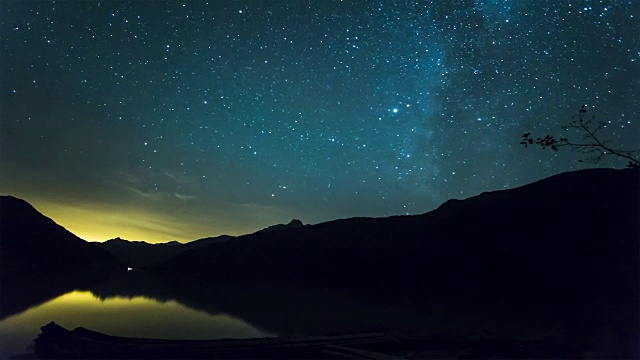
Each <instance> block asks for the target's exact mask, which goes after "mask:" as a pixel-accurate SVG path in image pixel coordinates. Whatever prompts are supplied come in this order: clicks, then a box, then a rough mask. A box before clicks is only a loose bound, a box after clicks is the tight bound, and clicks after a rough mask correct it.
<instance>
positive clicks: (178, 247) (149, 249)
mask: <svg viewBox="0 0 640 360" xmlns="http://www.w3.org/2000/svg"><path fill="white" fill-rule="evenodd" d="M231 238H233V236H230V235H221V236H216V237H208V238H203V239H198V240H194V241H191V242H188V243H185V244H182V243H180V242H177V241H170V242H166V243H157V244H151V243H147V242H145V241H130V240H124V239H121V238H115V239H110V240H107V241H105V242H102V243H94V244H95V245H96V246H98V247H100V248H102V249H105V250H107V251H108V252H110V253H111V254H112V255H113V256H115V257H117V258H118V259H120V260H121V261H123V262H124V263H125V264H127V267H132V268H134V269H137V268H147V267H150V266H154V265H157V264H159V263H161V262H163V261H166V260H168V259H170V258H172V257H174V256H176V255H178V254H180V253H182V252H184V251H187V250H192V249H198V248H200V247H203V246H207V245H211V244H219V243H223V242H226V241H228V240H229V239H231Z"/></svg>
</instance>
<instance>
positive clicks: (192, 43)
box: [0, 0, 640, 242]
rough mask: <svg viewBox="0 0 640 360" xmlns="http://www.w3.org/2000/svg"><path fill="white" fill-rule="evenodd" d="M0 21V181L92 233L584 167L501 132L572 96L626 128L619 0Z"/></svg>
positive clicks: (382, 208)
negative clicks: (521, 143)
mask: <svg viewBox="0 0 640 360" xmlns="http://www.w3.org/2000/svg"><path fill="white" fill-rule="evenodd" d="M0 25H1V28H0V37H1V41H2V46H1V49H0V51H1V52H0V56H1V57H0V64H1V79H0V90H1V104H2V105H1V106H2V107H1V109H0V115H1V127H0V144H1V147H0V193H2V194H10V195H14V196H18V197H21V198H23V199H25V200H27V201H29V202H31V203H32V204H33V205H34V206H36V208H37V209H38V210H40V211H41V212H43V213H44V214H45V215H47V216H50V217H52V218H53V219H54V220H55V221H56V222H58V223H60V224H61V225H63V226H65V227H66V228H67V229H69V230H71V231H72V232H74V233H75V234H77V235H78V236H80V237H82V238H84V239H87V240H91V241H98V240H99V241H103V240H106V239H109V238H113V237H116V236H120V237H122V238H126V239H131V240H147V241H151V242H158V241H170V240H174V239H176V240H179V241H189V240H193V239H196V238H201V237H206V236H215V235H220V234H232V235H238V234H243V233H248V232H252V231H255V230H258V229H260V228H263V227H266V226H268V225H271V224H275V223H286V222H288V221H289V220H291V219H292V218H297V219H300V220H302V221H303V222H304V223H312V224H313V223H318V222H322V221H327V220H333V219H337V218H344V217H353V216H389V215H397V214H418V213H424V212H427V211H430V210H433V209H435V208H436V207H437V206H438V205H440V204H441V203H442V202H444V201H446V200H448V199H450V198H459V199H462V198H466V197H470V196H473V195H477V194H479V193H481V192H483V191H491V190H500V189H506V188H512V187H515V186H519V185H523V184H526V183H529V182H532V181H535V180H538V179H541V178H544V177H547V176H549V175H553V174H556V173H559V172H564V171H569V170H576V169H580V168H586V167H592V166H594V165H589V164H587V165H585V164H581V163H577V162H576V159H578V158H579V156H578V154H575V153H572V152H571V151H568V150H567V149H563V150H567V151H560V152H557V153H554V152H551V151H548V150H546V151H543V150H541V149H540V148H529V149H525V148H524V147H522V146H521V145H519V144H518V143H519V141H520V137H521V135H522V134H523V133H524V132H528V131H531V132H533V134H534V135H536V136H540V135H545V134H547V133H553V134H559V135H563V134H565V133H563V132H562V129H561V125H564V124H567V123H568V122H569V121H570V119H571V116H572V115H574V114H575V113H577V111H578V109H579V108H580V106H581V105H582V104H587V105H588V106H589V114H590V115H595V116H596V117H597V120H601V121H605V122H606V123H607V128H606V129H604V130H603V131H602V136H603V137H605V138H607V139H611V140H612V144H615V146H616V147H619V148H624V149H633V148H638V147H639V146H638V145H639V142H640V141H638V139H640V2H639V1H637V0H629V1H623V0H620V1H586V0H583V1H563V0H548V1H543V0H512V1H497V0H496V1H481V0H475V1H473V0H450V1H330V0H316V1H302V0H294V1H276V0H272V1H268V0H261V1H258V0H246V1H210V2H208V3H206V2H204V1H182V2H179V1H166V2H164V1H138V0H136V1H58V2H53V1H47V2H44V1H42V2H40V1H23V0H16V1H11V0H9V1H7V0H5V1H2V2H0ZM566 135H569V136H570V137H573V138H575V139H577V140H579V139H580V135H576V134H575V133H571V132H569V133H566ZM625 165H626V161H624V160H623V159H616V158H613V157H612V158H605V159H604V160H603V161H602V162H601V163H599V164H598V165H597V166H605V167H618V168H620V167H624V166H625Z"/></svg>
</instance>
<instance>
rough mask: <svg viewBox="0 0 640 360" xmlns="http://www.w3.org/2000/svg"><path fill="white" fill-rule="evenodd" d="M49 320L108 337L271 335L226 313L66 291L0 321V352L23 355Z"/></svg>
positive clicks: (213, 337) (142, 298) (211, 337)
mask: <svg viewBox="0 0 640 360" xmlns="http://www.w3.org/2000/svg"><path fill="white" fill-rule="evenodd" d="M51 321H55V322H56V323H57V324H59V325H61V326H63V327H65V328H67V329H70V330H71V329H74V328H76V327H78V326H82V327H85V328H89V329H91V330H95V331H99V332H103V333H106V334H109V335H115V336H126V337H146V338H161V339H216V338H251V337H264V336H272V335H274V334H267V333H265V332H262V331H260V330H258V329H256V328H254V327H253V326H251V325H250V324H248V323H247V322H245V321H243V320H240V319H237V318H234V317H231V316H229V315H226V314H216V315H211V314H208V313H206V312H203V311H197V310H194V309H191V308H188V307H186V306H184V305H182V304H181V303H179V302H176V301H173V300H170V301H166V302H160V301H157V300H155V299H151V298H147V297H142V296H138V297H133V298H126V297H110V298H107V299H100V298H99V297H97V296H95V295H94V294H93V293H91V292H90V291H72V292H69V293H67V294H64V295H62V296H59V297H57V298H55V299H53V300H51V301H48V302H46V303H44V304H41V305H38V306H36V307H33V308H31V309H28V310H26V311H24V312H22V313H20V314H17V315H14V316H10V317H8V318H6V319H4V320H2V321H0V353H1V355H2V357H3V358H4V357H6V356H7V354H8V353H13V354H15V353H19V352H23V351H24V349H25V348H26V346H27V345H28V344H29V343H30V342H31V341H32V340H33V339H34V338H36V336H37V335H38V334H39V332H40V327H41V326H43V325H45V324H47V323H49V322H51Z"/></svg>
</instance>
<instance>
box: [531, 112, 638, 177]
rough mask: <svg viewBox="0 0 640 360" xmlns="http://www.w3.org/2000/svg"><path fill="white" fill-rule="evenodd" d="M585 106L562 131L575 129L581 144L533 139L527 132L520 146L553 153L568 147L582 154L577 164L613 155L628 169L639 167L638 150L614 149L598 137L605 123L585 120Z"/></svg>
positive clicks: (558, 139)
mask: <svg viewBox="0 0 640 360" xmlns="http://www.w3.org/2000/svg"><path fill="white" fill-rule="evenodd" d="M586 115H587V106H586V105H582V107H581V108H580V111H578V114H577V115H574V116H572V117H571V122H570V123H569V125H567V126H564V127H563V128H564V130H565V131H566V130H569V129H575V130H578V131H579V132H581V133H583V139H582V142H574V141H572V140H569V139H568V138H566V137H560V138H556V137H555V136H552V135H548V134H547V135H545V137H541V138H540V137H539V138H536V139H533V138H532V137H531V133H530V132H527V133H525V134H524V135H522V141H520V144H522V145H524V147H528V146H529V145H538V146H540V147H542V149H546V148H550V149H551V150H553V151H558V150H559V149H560V148H562V147H568V148H570V149H571V150H572V151H578V152H581V153H582V154H584V159H581V160H578V161H579V162H588V163H593V164H597V163H598V162H600V160H602V158H604V157H605V156H609V155H615V156H619V157H622V158H625V159H627V160H628V161H629V163H628V164H627V166H628V167H637V166H640V159H639V158H638V157H637V156H636V153H638V152H640V151H639V150H621V149H614V148H612V147H611V146H609V143H610V142H611V140H601V139H600V138H599V137H598V131H600V130H602V128H604V127H605V125H606V124H605V123H604V122H602V121H598V122H595V117H591V118H590V119H586Z"/></svg>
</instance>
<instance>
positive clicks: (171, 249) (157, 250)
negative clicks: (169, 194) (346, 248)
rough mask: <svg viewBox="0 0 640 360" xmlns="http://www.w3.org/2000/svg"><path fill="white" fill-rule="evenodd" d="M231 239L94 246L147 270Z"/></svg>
mask: <svg viewBox="0 0 640 360" xmlns="http://www.w3.org/2000/svg"><path fill="white" fill-rule="evenodd" d="M302 226H304V224H303V223H302V222H301V221H300V220H297V219H293V220H291V221H290V222H289V223H288V224H276V225H271V226H269V227H267V228H264V229H262V230H258V231H257V233H263V232H271V231H278V230H282V229H291V228H297V227H302ZM232 238H233V236H230V235H220V236H216V237H207V238H203V239H198V240H194V241H190V242H187V243H184V244H182V243H180V242H177V241H170V242H166V243H155V244H152V243H148V242H145V241H131V240H124V239H121V238H115V239H110V240H107V241H105V242H102V243H95V245H96V246H98V247H100V248H103V249H105V250H107V251H108V252H110V253H111V254H113V255H114V256H115V257H117V258H118V259H120V260H122V261H123V262H124V263H126V264H127V266H128V267H133V268H148V267H153V266H155V265H158V264H160V263H162V262H164V261H166V260H168V259H171V258H172V257H174V256H176V255H178V254H180V253H183V252H185V251H188V250H193V249H199V248H202V247H204V246H208V245H212V244H222V243H225V242H227V241H229V240H231V239H232Z"/></svg>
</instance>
